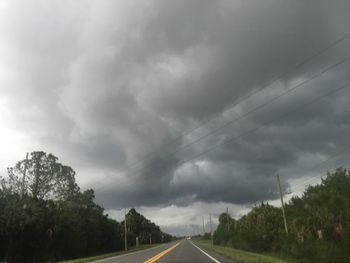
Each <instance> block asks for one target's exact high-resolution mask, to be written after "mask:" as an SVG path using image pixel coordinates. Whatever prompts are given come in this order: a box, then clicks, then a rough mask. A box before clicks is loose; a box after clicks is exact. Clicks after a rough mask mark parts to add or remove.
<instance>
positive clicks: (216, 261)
mask: <svg viewBox="0 0 350 263" xmlns="http://www.w3.org/2000/svg"><path fill="white" fill-rule="evenodd" d="M191 244H192V245H193V246H194V247H195V248H197V249H198V250H199V251H200V252H202V253H203V254H204V255H206V256H207V257H208V258H210V259H211V260H212V261H214V262H215V263H220V261H219V260H217V259H215V258H213V257H212V256H210V255H209V254H208V253H207V252H205V251H204V250H203V249H201V248H199V247H197V246H196V245H195V244H193V243H192V242H191Z"/></svg>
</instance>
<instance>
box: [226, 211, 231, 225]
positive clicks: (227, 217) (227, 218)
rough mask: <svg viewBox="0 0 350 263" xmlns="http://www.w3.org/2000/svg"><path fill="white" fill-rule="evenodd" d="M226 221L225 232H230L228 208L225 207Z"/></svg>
mask: <svg viewBox="0 0 350 263" xmlns="http://www.w3.org/2000/svg"><path fill="white" fill-rule="evenodd" d="M226 220H227V222H226V223H227V231H229V230H230V219H229V216H228V207H226Z"/></svg>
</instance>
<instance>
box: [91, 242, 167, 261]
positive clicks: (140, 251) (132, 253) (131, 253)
mask: <svg viewBox="0 0 350 263" xmlns="http://www.w3.org/2000/svg"><path fill="white" fill-rule="evenodd" d="M166 245H167V244H161V245H159V246H155V247H151V248H146V249H141V250H139V251H135V252H130V253H126V254H122V255H118V256H114V257H109V258H103V259H99V260H97V261H91V262H92V263H99V262H105V261H107V260H112V259H115V258H121V257H125V256H129V255H134V254H139V253H142V252H145V251H148V250H153V249H156V248H160V247H163V246H166Z"/></svg>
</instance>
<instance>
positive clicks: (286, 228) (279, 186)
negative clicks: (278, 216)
mask: <svg viewBox="0 0 350 263" xmlns="http://www.w3.org/2000/svg"><path fill="white" fill-rule="evenodd" d="M277 182H278V188H279V190H280V195H281V204H282V214H283V221H284V228H285V230H286V234H287V236H288V226H287V219H286V213H285V212H284V203H283V194H282V188H281V181H280V177H279V175H277Z"/></svg>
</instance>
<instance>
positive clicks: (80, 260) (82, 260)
mask: <svg viewBox="0 0 350 263" xmlns="http://www.w3.org/2000/svg"><path fill="white" fill-rule="evenodd" d="M158 245H159V244H153V245H141V246H139V247H138V248H131V249H130V250H128V251H127V252H125V251H118V252H113V253H108V254H103V255H98V256H93V257H87V258H78V259H72V260H65V261H60V262H59V263H85V262H91V261H95V260H100V259H104V258H110V257H115V256H119V255H123V254H127V253H130V252H135V251H138V250H143V249H147V248H151V247H155V246H158Z"/></svg>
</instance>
